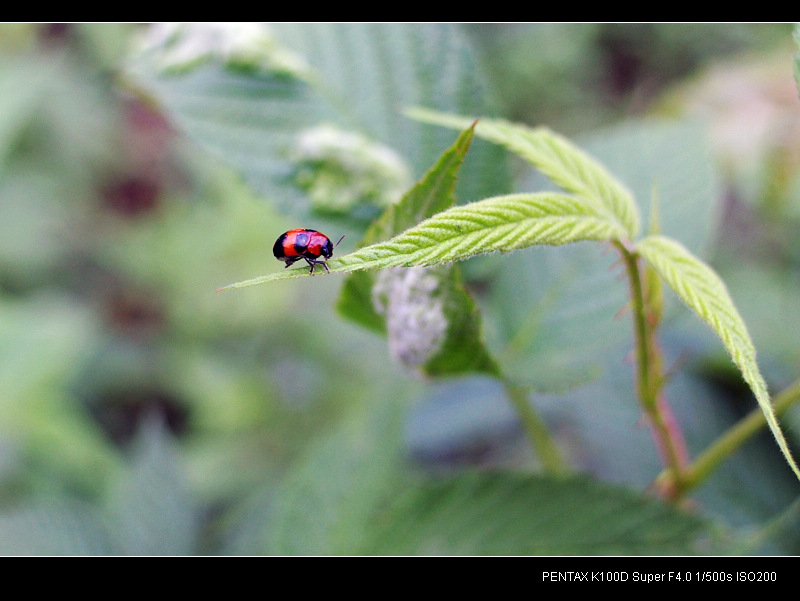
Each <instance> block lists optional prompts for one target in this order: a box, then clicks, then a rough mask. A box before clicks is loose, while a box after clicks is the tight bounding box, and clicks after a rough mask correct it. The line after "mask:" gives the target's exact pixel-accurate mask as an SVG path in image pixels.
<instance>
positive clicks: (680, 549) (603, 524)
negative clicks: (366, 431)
mask: <svg viewBox="0 0 800 601" xmlns="http://www.w3.org/2000/svg"><path fill="white" fill-rule="evenodd" d="M371 534H372V537H371V539H370V544H368V545H367V546H366V547H365V548H364V549H363V550H362V551H361V552H363V553H366V554H376V555H529V554H535V555H637V554H644V555H673V554H694V553H700V552H704V551H708V549H709V547H708V544H709V542H710V537H711V531H710V530H709V529H708V527H707V525H705V524H704V523H703V522H702V520H700V519H698V518H697V517H695V516H693V515H690V514H686V513H682V512H680V511H677V510H675V509H674V508H671V507H668V506H666V505H664V504H662V503H661V502H659V501H657V500H654V499H649V498H647V497H644V496H641V495H639V494H636V493H633V492H631V491H628V490H626V489H622V488H614V487H612V486H609V485H603V484H599V483H594V482H591V481H589V480H586V479H583V478H574V479H554V478H545V477H531V476H524V475H520V474H509V473H466V474H463V475H459V476H455V477H451V478H447V479H445V480H443V481H435V482H429V483H423V484H420V485H417V486H414V487H413V488H410V489H408V490H407V491H406V492H405V493H404V494H401V495H400V496H399V497H397V498H396V499H395V500H394V501H393V502H392V503H391V504H390V506H389V507H388V508H387V509H385V510H383V511H381V512H380V513H379V514H378V517H377V519H376V520H375V522H374V523H373V524H372V527H371Z"/></svg>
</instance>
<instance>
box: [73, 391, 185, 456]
mask: <svg viewBox="0 0 800 601" xmlns="http://www.w3.org/2000/svg"><path fill="white" fill-rule="evenodd" d="M89 411H90V413H91V415H92V416H93V417H94V419H95V420H97V423H98V424H99V425H100V427H101V429H102V430H103V431H104V432H105V433H106V435H107V436H108V437H109V439H110V440H111V441H113V442H114V443H115V444H117V445H120V446H125V445H126V444H127V443H128V442H129V441H130V440H131V439H132V438H133V437H134V436H135V435H136V432H137V431H138V430H139V425H140V423H141V421H142V420H143V419H147V418H151V417H153V416H154V415H155V416H158V417H160V418H161V421H162V422H163V423H164V424H165V425H166V427H167V429H168V430H169V431H170V432H171V433H172V434H174V435H175V436H180V435H181V434H183V433H184V432H185V431H186V428H187V424H188V411H187V409H186V407H184V406H183V405H182V404H181V403H180V401H179V400H178V399H177V398H176V397H174V396H173V395H171V394H170V393H168V392H166V391H163V390H158V389H136V390H114V391H109V392H107V393H105V394H103V395H101V396H100V397H99V398H97V399H95V400H94V401H93V402H91V403H90V405H89Z"/></svg>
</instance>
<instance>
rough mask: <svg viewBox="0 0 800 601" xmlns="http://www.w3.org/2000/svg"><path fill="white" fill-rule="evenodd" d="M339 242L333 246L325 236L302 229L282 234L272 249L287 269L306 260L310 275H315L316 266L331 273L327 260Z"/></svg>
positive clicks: (314, 231) (340, 239) (315, 231)
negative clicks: (296, 262) (309, 267)
mask: <svg viewBox="0 0 800 601" xmlns="http://www.w3.org/2000/svg"><path fill="white" fill-rule="evenodd" d="M342 239H344V236H342V237H341V238H339V242H341V241H342ZM339 242H337V243H336V244H333V243H331V240H330V238H328V237H327V236H326V235H325V234H321V233H320V232H318V231H317V230H310V229H308V228H303V227H300V228H296V229H293V230H289V231H288V232H284V233H283V234H281V235H280V236H279V237H278V239H277V240H276V241H275V245H274V246H273V247H272V254H274V255H275V258H276V259H278V260H279V261H284V262H285V263H286V267H289V266H290V265H292V264H294V262H295V261H299V260H300V259H305V261H306V263H308V264H309V265H310V266H311V270H310V271H309V273H314V266H315V265H322V266H323V267H324V268H325V271H327V272H328V273H330V270H329V269H328V263H327V262H326V259H330V258H331V256H332V255H333V249H334V248H336V247H337V246H338V245H339Z"/></svg>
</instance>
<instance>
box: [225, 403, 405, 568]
mask: <svg viewBox="0 0 800 601" xmlns="http://www.w3.org/2000/svg"><path fill="white" fill-rule="evenodd" d="M375 401H376V404H374V405H370V406H361V407H359V408H357V409H356V410H355V411H354V412H352V413H351V415H349V416H347V417H346V418H345V419H344V420H343V421H342V422H341V423H339V424H336V425H335V427H334V428H333V429H332V431H331V432H329V433H328V434H326V435H324V436H322V437H320V438H319V439H317V440H315V441H313V442H312V443H311V444H309V445H308V449H307V454H306V456H305V458H304V459H302V460H301V461H299V462H298V464H297V465H296V466H295V467H294V468H293V469H292V470H291V471H290V472H289V473H288V474H287V476H286V478H285V480H284V482H282V483H281V484H280V486H279V487H278V488H277V489H275V490H269V491H266V494H263V495H259V496H257V497H256V498H255V499H254V500H253V502H252V503H251V505H250V510H249V511H248V512H247V513H246V514H245V516H244V520H243V521H242V523H241V525H240V527H239V532H238V535H237V536H236V537H235V538H234V540H233V541H232V542H231V544H230V546H229V547H228V548H227V552H230V553H241V554H253V553H258V554H261V553H264V554H276V555H336V554H350V553H353V552H354V550H355V549H358V548H359V547H360V546H361V545H362V544H363V539H364V536H365V534H366V531H365V529H366V527H367V524H368V523H369V521H370V518H371V516H372V515H374V513H375V511H376V510H377V508H378V507H379V506H380V505H381V504H382V503H385V501H386V495H387V494H391V491H394V490H395V489H396V486H397V484H398V483H399V482H401V481H402V469H401V468H402V464H401V447H400V443H401V439H400V433H401V431H402V428H401V423H402V421H401V420H402V418H403V415H404V413H405V404H404V402H403V401H402V400H401V399H400V398H398V395H391V394H387V395H386V396H384V397H382V398H376V399H375Z"/></svg>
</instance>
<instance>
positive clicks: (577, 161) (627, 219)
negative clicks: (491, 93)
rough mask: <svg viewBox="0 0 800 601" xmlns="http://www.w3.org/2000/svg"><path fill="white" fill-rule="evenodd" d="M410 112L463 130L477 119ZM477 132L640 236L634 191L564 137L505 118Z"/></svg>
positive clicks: (482, 125) (484, 123)
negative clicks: (595, 205)
mask: <svg viewBox="0 0 800 601" xmlns="http://www.w3.org/2000/svg"><path fill="white" fill-rule="evenodd" d="M408 114H409V116H411V117H413V118H415V119H418V120H420V121H425V122H428V123H435V124H438V125H443V126H448V127H454V128H459V129H463V128H464V127H466V126H467V125H468V124H469V123H470V122H472V121H474V119H471V118H466V117H458V116H455V115H448V114H444V113H438V112H435V111H429V110H425V109H414V110H411V111H409V113H408ZM475 134H476V135H477V136H479V137H481V138H484V139H486V140H489V141H491V142H494V143H496V144H500V145H502V146H504V147H506V148H507V149H508V150H510V151H512V152H514V153H515V154H517V155H519V156H520V157H522V158H523V159H525V160H526V161H529V162H530V163H531V164H532V165H534V166H535V167H536V168H537V169H539V170H540V171H541V172H542V173H544V174H545V175H546V176H547V177H549V178H550V179H551V180H553V182H554V183H556V184H557V185H558V186H560V187H561V188H562V189H563V190H565V191H567V192H571V193H573V194H576V195H578V196H580V197H582V198H585V199H586V200H588V201H590V202H593V203H597V204H598V206H600V207H604V208H605V210H606V211H608V217H609V219H615V220H618V221H619V223H620V224H621V225H622V226H623V227H624V229H625V230H626V232H627V236H628V237H629V238H634V237H635V236H636V233H637V232H638V230H639V212H638V209H637V207H636V203H635V202H634V200H633V196H632V195H631V193H630V192H629V191H628V189H627V188H626V187H625V186H624V185H622V183H621V182H619V181H617V179H616V178H614V176H612V175H611V174H610V173H609V172H608V171H607V170H606V169H605V167H603V166H602V165H601V164H600V163H598V162H597V161H595V160H594V159H593V158H592V157H590V156H589V155H587V154H586V153H585V152H583V151H582V150H581V149H580V148H578V147H577V146H575V145H574V144H573V143H572V142H570V141H569V140H567V139H566V138H564V137H563V136H560V135H559V134H556V133H555V132H553V131H551V130H549V129H547V128H545V127H538V128H536V129H531V128H529V127H526V126H524V125H520V124H516V123H510V122H508V121H504V120H501V119H481V120H480V121H479V122H478V125H477V127H476V128H475Z"/></svg>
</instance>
